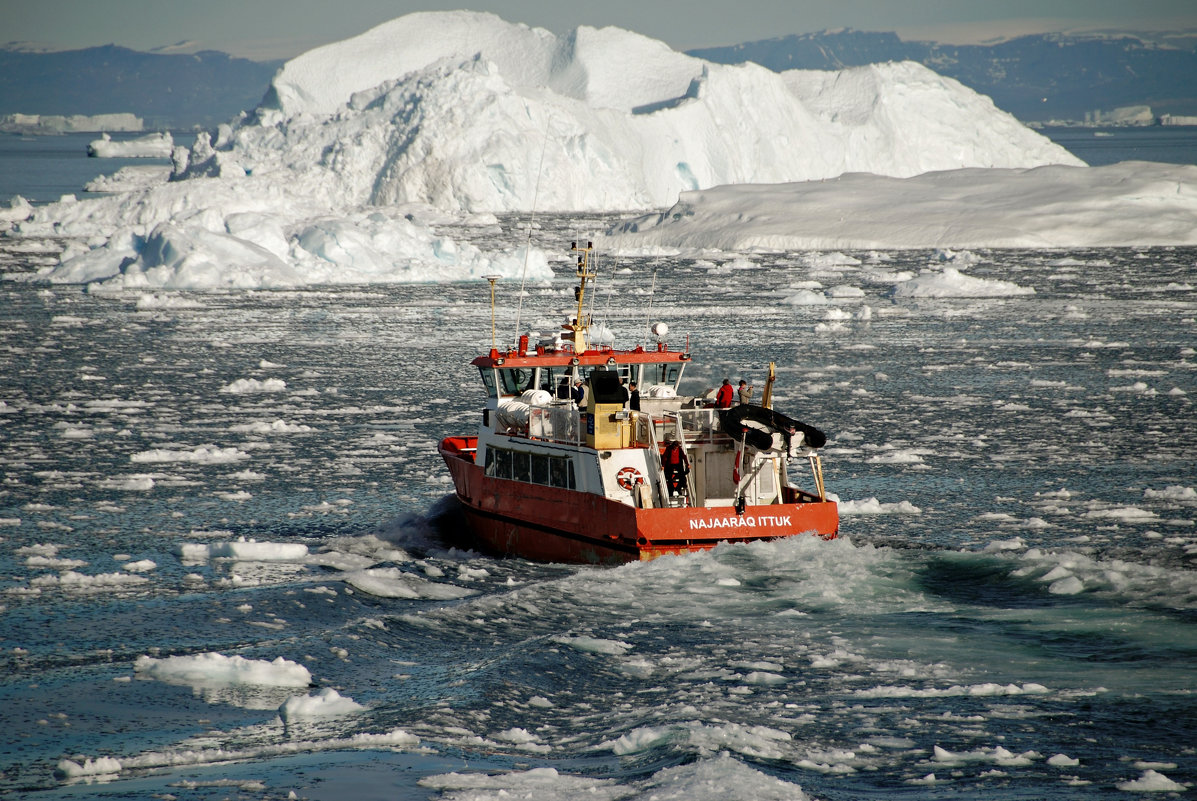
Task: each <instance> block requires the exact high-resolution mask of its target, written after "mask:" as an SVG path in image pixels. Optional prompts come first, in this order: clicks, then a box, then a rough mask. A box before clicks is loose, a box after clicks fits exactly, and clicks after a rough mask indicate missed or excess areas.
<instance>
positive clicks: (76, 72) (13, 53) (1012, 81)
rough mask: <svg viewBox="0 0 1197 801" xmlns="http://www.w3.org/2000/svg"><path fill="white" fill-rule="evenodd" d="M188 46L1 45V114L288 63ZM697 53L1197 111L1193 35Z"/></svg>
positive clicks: (213, 108)
mask: <svg viewBox="0 0 1197 801" xmlns="http://www.w3.org/2000/svg"><path fill="white" fill-rule="evenodd" d="M192 50H194V46H193V45H191V44H190V43H186V42H183V43H180V44H178V45H173V46H171V47H168V48H161V49H160V50H159V51H156V52H151V53H147V52H141V51H137V50H130V49H128V48H124V47H117V46H115V45H106V46H103V47H91V48H87V49H84V50H68V51H57V52H46V51H39V50H36V49H34V48H30V47H28V46H26V45H23V44H21V43H10V44H9V45H5V46H0V115H4V114H14V113H21V114H42V115H49V114H57V115H77V114H85V115H99V114H111V113H116V112H128V113H132V114H135V115H137V116H138V117H141V118H142V119H144V120H145V123H146V127H147V128H150V129H159V128H174V129H181V128H190V127H193V126H205V127H211V126H213V125H215V124H217V123H220V122H225V121H227V120H229V119H231V118H232V117H234V116H236V115H237V113H238V112H240V111H243V110H249V109H252V108H254V107H255V106H257V105H258V103H259V101H261V99H262V96H263V94H265V92H266V89H267V86H268V84H269V82H270V79H271V77H273V75H274V73H275V71H276V70H277V69H278V68H279V67H280V66H281V65H282V63H283V62H281V61H272V62H258V61H250V60H249V59H244V58H234V57H232V56H230V55H228V54H227V53H221V52H218V51H214V50H201V51H198V52H190V51H192ZM689 52H690V54H691V55H694V56H699V57H701V58H705V59H708V60H710V61H716V62H720V63H725V64H737V63H741V62H745V61H754V62H756V63H758V64H761V65H762V66H765V67H768V68H769V69H772V70H777V71H781V70H787V69H818V70H829V69H842V68H844V67H852V66H859V65H862V64H871V63H876V62H884V61H904V60H910V61H917V62H919V63H921V64H924V65H926V66H928V67H930V68H931V69H933V70H935V71H936V72H938V73H940V74H942V75H947V76H949V77H951V78H955V79H956V80H958V81H960V82H961V83H963V84H964V85H965V86H968V87H969V88H971V89H974V90H976V91H978V92H980V93H982V94H985V95H988V96H989V97H991V98H993V101H994V102H995V103H996V104H997V105H998V107H999V108H1001V109H1003V110H1005V111H1008V112H1010V113H1012V114H1013V115H1014V116H1015V117H1017V118H1019V119H1020V120H1023V121H1024V122H1032V123H1034V122H1048V121H1070V120H1071V121H1080V120H1084V119H1085V118H1086V115H1087V114H1089V115H1090V116H1091V115H1092V112H1093V111H1095V110H1101V111H1104V112H1109V111H1113V110H1114V109H1116V108H1120V107H1126V106H1151V109H1152V112H1153V113H1154V114H1156V115H1161V114H1173V115H1184V116H1193V115H1197V31H1188V32H1180V33H1170V34H1144V33H1135V34H1132V33H1085V34H1063V33H1053V34H1041V35H1035V36H1022V37H1018V38H1014V39H1009V40H1006V41H1001V42H995V43H992V44H983V45H948V44H939V43H935V42H917V41H914V42H906V41H903V40H901V39H900V38H898V36H897V34H894V33H867V32H862V31H854V30H850V29H845V30H838V31H824V32H822V33H811V34H801V35H794V36H785V37H781V38H779V39H767V40H764V41H759V42H746V43H744V44H739V45H732V46H728V47H711V48H702V49H698V50H691V51H689Z"/></svg>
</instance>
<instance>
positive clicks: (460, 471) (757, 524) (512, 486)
mask: <svg viewBox="0 0 1197 801" xmlns="http://www.w3.org/2000/svg"><path fill="white" fill-rule="evenodd" d="M475 444H476V440H475V438H474V437H449V438H447V439H445V440H443V441H442V442H441V444H440V453H441V456H442V457H443V458H444V460H445V463H446V464H447V465H448V467H449V471H450V473H451V474H452V475H453V483H454V485H455V487H456V490H457V497H458V498H459V499H460V500H461V502H462V504H463V507H464V510H465V513H466V517H467V519H468V521H469V523H470V527H471V530H472V533H473V534H474V536H475V537H476V538H477V539H478V540H480V541H481V542H482V543H483V544H484V545H485V546H487V547H488V548H489V549H490V550H493V551H496V552H498V553H502V554H507V555H512V556H521V557H524V558H527V559H537V560H543V561H551V562H580V563H590V564H619V563H623V562H634V561H638V560H647V559H655V558H656V557H658V556H664V555H666V554H681V553H689V552H693V551H702V550H707V549H709V548H713V547H715V546H716V545H718V544H719V543H720V542H750V541H753V540H767V539H778V538H781V537H791V536H794V535H797V534H813V535H817V536H820V537H823V538H824V539H833V538H834V537H835V536H836V532H837V531H838V530H839V511H838V509H837V507H836V505H835V503H834V502H832V501H815V502H812V503H788V504H774V505H769V506H749V507H747V508H746V509H745V510H744V513H743V514H741V515H737V514H736V512H735V510H734V509H732V508H731V507H714V508H701V507H700V508H688V507H687V508H661V509H637V508H635V507H632V506H628V505H626V504H622V503H617V502H615V501H611V500H608V499H607V498H604V497H602V496H599V495H594V494H591V493H587V492H577V491H573V490H566V489H561V488H556V487H546V486H540V485H537V484H527V483H523V482H516V481H509V480H505V479H495V478H488V477H486V476H485V475H484V474H483V472H482V469H481V468H480V467H479V466H478V465H476V464H475V463H474V458H473V456H474V454H473V448H474V447H475Z"/></svg>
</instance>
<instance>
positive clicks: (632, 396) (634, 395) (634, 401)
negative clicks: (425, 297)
mask: <svg viewBox="0 0 1197 801" xmlns="http://www.w3.org/2000/svg"><path fill="white" fill-rule="evenodd" d="M628 387H629V388H630V389H631V392H630V393H629V395H628V408H629V409H631V410H632V411H633V412H638V411H640V390H639V389H637V388H636V382H635V381H633V382H632V383H631V384H629V385H628Z"/></svg>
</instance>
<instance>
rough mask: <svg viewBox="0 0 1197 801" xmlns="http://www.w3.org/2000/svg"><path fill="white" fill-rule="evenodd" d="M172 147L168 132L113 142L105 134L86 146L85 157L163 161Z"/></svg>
mask: <svg viewBox="0 0 1197 801" xmlns="http://www.w3.org/2000/svg"><path fill="white" fill-rule="evenodd" d="M174 147H175V142H174V139H173V138H172V137H171V135H170V132H169V131H167V132H165V133H151V134H146V135H145V136H139V137H137V138H136V139H122V140H113V138H112V137H111V136H109V135H108V134H106V133H105V134H101V136H100V138H99V139H93V140H92V141H91V142H90V143H89V144H88V145H87V155H89V156H91V157H92V158H97V159H117V158H122V159H165V158H170V154H171V151H172V150H174Z"/></svg>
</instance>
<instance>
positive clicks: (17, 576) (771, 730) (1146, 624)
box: [0, 217, 1197, 801]
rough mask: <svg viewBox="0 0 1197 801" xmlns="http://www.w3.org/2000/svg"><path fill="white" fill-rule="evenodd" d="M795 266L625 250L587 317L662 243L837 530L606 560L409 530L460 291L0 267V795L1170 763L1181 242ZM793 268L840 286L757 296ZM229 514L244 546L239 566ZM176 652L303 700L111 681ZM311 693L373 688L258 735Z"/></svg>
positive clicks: (499, 784)
mask: <svg viewBox="0 0 1197 801" xmlns="http://www.w3.org/2000/svg"><path fill="white" fill-rule="evenodd" d="M509 222H510V221H508V223H509ZM541 222H542V226H543V227H542V228H541V229H540V231H539V232H538V236H540V237H544V239H545V241H543V242H538V244H540V245H544V246H548V245H549V244H550V242H549V241H548V240H549V239H560V240H561V241H568V237H567V236H565V230H566V229H567V228H568V227H569V223H570V222H572V221H569V220H560V219H555V218H552V217H545V218H543V219H542V220H541ZM517 229H518V225H516V226H512V225H508V228H507V229H506V232H505V234H503V235H500V234H498V233H496V232H495V231H493V230H488V231H475V233H474V236H475V237H476V238H477V239H476V242H475V244H478V245H479V246H482V247H486V248H488V249H499V248H504V247H511V246H512V245H513V244H514V243H515V242H516V241H518V240H519V233H518V230H517ZM463 234H464V232H463ZM504 237H507V238H506V239H504ZM804 255H805V254H772V255H770V256H768V257H763V258H760V259H759V260H758V262H757V263H756V264H755V266H752V267H746V266H744V265H743V264H741V268H740V269H737V270H735V271H720V270H719V269H717V268H715V267H713V266H712V263H711V262H710V261H702V262H696V261H693V260H686V259H676V260H665V261H663V262H662V263H661V264H659V265H653V264H650V263H648V262H647V261H644V260H635V259H633V260H629V261H626V262H625V264H626V265H627V266H628V267H629V268H630V272H629V273H627V274H623V275H620V276H619V277H618V278H617V279H615V282H614V283H613V285H612V287H611V289H612V296H613V303H612V309H614V311H613V313H612V317H611V318H610V319H609V320H608V322H609V323H610V325H611V327H612V328H613V330H615V332H616V333H617V335H618V336H620V337H622V338H629V337H634V336H636V332H638V331H640V330H641V329H642V326H643V324H644V319H643V306H644V299H645V297H646V294H645V293H646V283H647V280H648V276H649V275H650V273H651V272H652V270H653V269H654V266H655V268H656V270H657V284H656V286H657V291H656V295H655V302H654V305H653V310H654V317H655V318H656V319H660V320H664V321H667V322H668V323H669V324H670V327H671V329H672V330H673V331H674V332H676V336H677V337H678V338H679V340H680V339H681V338H683V337H687V336H688V337H689V349H690V351H691V352H692V353H693V354H694V358H695V361H694V364H693V365H692V366H691V367H690V368H688V372H687V375H686V378H685V379H684V385H683V386H684V388H685V389H686V390H687V391H690V392H698V391H702V390H704V389H706V388H707V387H709V386H713V385H714V384H715V383H717V381H718V378H719V377H721V376H723V375H729V374H730V375H744V376H746V377H747V378H749V379H751V380H753V381H754V382H755V383H760V381H761V380H762V377H763V370H764V368H765V365H766V364H767V362H768V361H775V362H776V363H777V366H778V373H779V383H778V387H777V391H776V393H775V396H776V402H777V405H778V408H779V409H782V410H785V411H786V412H787V413H792V414H794V415H796V416H798V417H800V418H802V419H804V420H807V421H809V422H811V423H812V424H816V425H818V426H819V427H820V428H823V429H824V430H826V431H827V432H828V433H829V436H830V438H831V439H830V443H829V446H828V447H827V448H826V449H825V463H826V470H827V484H828V489H829V490H830V491H832V492H835V493H836V494H837V495H839V497H840V498H841V500H842V501H843V502H844V503H843V508H844V510H845V515H844V518H843V526H842V534H843V535H844V538H843V539H841V540H838V541H835V542H831V543H827V542H822V541H820V540H816V539H814V538H810V539H807V538H801V539H793V540H789V541H785V542H780V543H758V544H754V545H751V546H746V547H735V548H721V549H719V550H716V551H714V552H711V553H707V554H700V555H696V556H693V557H686V558H677V559H672V558H671V559H662V560H658V561H656V562H652V563H647V564H635V565H629V566H626V567H622V568H617V569H594V568H582V567H576V566H559V565H541V564H533V563H529V562H525V561H521V560H517V559H509V560H497V559H491V558H488V557H486V556H483V555H479V554H471V553H462V552H460V551H452V550H447V549H445V548H444V547H443V546H440V545H438V542H439V541H438V539H437V533H438V531H440V530H449V531H455V529H454V526H456V525H458V524H457V522H455V519H454V517H453V516H452V515H451V514H448V515H444V514H442V512H443V511H444V510H445V509H446V506H445V503H444V498H445V496H446V494H447V493H448V492H449V491H450V485H449V482H448V478H447V475H446V472H445V469H444V467H443V465H442V464H441V462H440V460H439V458H438V457H437V455H436V448H435V446H436V442H437V441H438V440H439V438H440V437H443V436H445V435H447V434H460V433H465V432H469V431H470V430H471V429H472V427H473V426H475V425H476V424H477V421H478V418H479V413H478V409H479V406H480V404H481V401H482V397H483V395H482V391H481V387H480V385H479V383H478V379H477V374H476V372H474V371H473V370H472V369H471V368H470V367H469V366H468V361H469V359H470V358H471V357H472V356H474V355H475V354H476V353H477V352H478V350H479V349H480V348H485V347H488V345H487V343H488V341H489V334H490V332H489V308H488V304H487V299H488V295H487V290H486V285H485V282H481V281H479V282H475V283H476V284H481V286H478V285H475V283H460V284H448V285H432V284H422V285H412V286H386V287H372V286H362V287H338V288H324V289H321V288H312V289H304V290H288V291H251V290H238V291H222V292H209V293H201V292H193V293H164V292H159V293H155V294H142V293H120V294H112V295H104V294H101V293H87V292H84V291H82V289H81V288H79V287H72V286H55V287H41V286H36V285H29V284H25V283H20V282H13V281H8V282H3V283H0V337H2V338H0V342H3V347H2V348H0V400H2V401H3V402H4V403H3V406H0V437H2V438H3V439H2V441H3V447H2V448H0V471H2V473H3V483H2V484H0V726H2V727H3V730H4V731H6V732H9V733H10V735H9V736H8V739H7V741H6V742H5V743H4V744H3V745H0V792H8V793H11V794H13V795H14V797H29V798H68V797H78V796H79V795H97V796H101V797H109V798H141V797H151V796H164V795H166V794H170V795H173V796H176V797H187V798H204V799H207V798H211V799H213V800H214V801H215V799H220V798H225V797H268V798H284V797H287V795H288V793H291V792H294V793H295V795H296V796H298V797H306V798H327V799H339V798H445V799H453V801H458V800H459V799H470V800H471V801H474V800H475V799H479V800H480V799H488V800H489V799H495V801H498V799H502V798H510V797H517V798H518V797H525V798H537V799H549V801H555V799H562V800H563V801H564V799H572V798H579V797H584V798H610V799H615V798H633V799H649V798H653V797H657V798H684V799H693V800H694V801H732V800H740V799H742V800H743V801H759V799H794V798H804V797H811V798H816V799H837V800H838V799H843V800H844V801H848V799H853V800H854V799H861V798H882V797H884V798H893V799H911V801H915V800H916V799H927V798H960V797H969V798H985V799H997V800H1000V801H1016V800H1017V801H1021V800H1022V799H1028V798H1037V799H1053V800H1060V801H1064V800H1067V801H1072V800H1073V799H1076V801H1081V799H1090V798H1120V797H1125V794H1126V793H1128V792H1132V791H1133V789H1134V788H1136V787H1144V788H1154V789H1166V788H1168V787H1173V788H1181V785H1182V783H1183V784H1189V785H1191V784H1193V783H1194V782H1197V752H1195V751H1194V749H1193V743H1194V738H1195V737H1197V730H1195V729H1194V721H1197V707H1195V705H1194V695H1193V691H1192V676H1193V673H1192V671H1193V665H1194V664H1195V660H1197V618H1195V616H1194V612H1195V610H1197V572H1195V571H1194V559H1195V558H1197V533H1195V531H1197V527H1195V526H1194V523H1195V522H1197V481H1195V480H1194V476H1195V475H1197V463H1195V456H1194V454H1197V425H1194V422H1195V420H1197V415H1195V414H1194V411H1193V403H1192V399H1193V398H1194V397H1197V368H1195V366H1194V363H1195V357H1197V352H1195V351H1194V342H1197V289H1195V288H1194V284H1197V249H1192V248H1159V249H1103V250H1085V251H1081V250H1078V251H1071V252H1052V253H1042V252H1037V251H994V252H984V253H981V254H979V255H980V257H981V258H980V261H979V263H976V264H973V265H972V266H970V267H968V270H969V272H970V273H972V274H973V275H975V276H978V277H982V276H983V277H985V278H989V279H992V280H1002V281H1013V282H1016V283H1018V284H1020V285H1022V286H1025V287H1032V288H1034V289H1035V294H1033V295H1019V296H1015V297H1011V298H955V299H905V300H894V299H892V298H890V297H889V296H888V295H887V291H888V288H889V287H888V285H887V284H886V283H885V281H884V280H881V279H879V276H880V273H881V272H882V271H894V270H901V269H917V268H919V267H921V266H925V265H926V264H928V263H931V261H932V258H933V254H930V253H925V252H917V251H903V252H897V253H894V254H890V255H891V257H892V261H890V262H886V263H885V264H883V265H881V266H880V267H878V266H876V265H869V264H863V263H849V262H848V261H847V260H845V261H844V263H841V264H835V265H829V266H810V265H809V263H808V261H809V260H807V259H805V258H803V256H804ZM857 255H859V256H864V255H865V254H857ZM14 257H15V258H18V259H19V258H21V255H20V253H16V254H14ZM810 281H818V282H820V283H822V284H823V285H825V286H838V285H845V284H850V285H853V286H857V287H860V288H861V289H862V290H863V293H864V295H863V297H861V298H859V299H852V300H845V301H837V302H836V303H835V304H834V305H824V306H793V305H790V304H789V303H788V302H786V300H785V299H786V298H787V297H788V295H789V294H790V293H788V292H787V291H786V290H787V288H788V287H790V286H791V285H792V284H795V283H802V284H803V285H807V282H810ZM572 286H573V281H572V280H571V279H570V278H569V277H568V276H564V277H562V278H561V279H559V280H555V281H551V282H543V283H540V284H537V285H535V286H533V287H531V288H530V293H529V296H528V298H527V299H526V300H525V304H526V305H525V309H524V314H525V319H532V320H537V321H539V320H550V321H551V320H555V319H557V318H558V317H560V316H561V315H562V314H563V313H564V312H565V311H567V310H568V308H569V307H570V305H571V303H572V298H573V295H572ZM745 286H751V287H753V291H752V292H745V291H744V287H745ZM599 291H600V294H602V295H605V294H606V288H605V286H604V287H603V288H600V290H599ZM514 301H515V298H514V297H512V296H510V295H506V296H505V295H503V294H502V293H501V294H500V298H499V308H498V312H499V318H500V321H501V322H500V326H501V328H502V325H503V323H502V321H503V320H505V319H506V320H508V321H510V320H511V318H512V317H513V313H514ZM866 307H867V308H868V309H869V310H870V313H865V308H866ZM538 324H539V323H538ZM271 379H273V380H274V381H275V382H276V383H273V384H271V383H269V382H270V380H271ZM250 380H252V381H256V382H258V384H257V385H256V386H258V387H259V389H258V390H257V391H231V388H233V387H235V386H244V385H245V383H246V382H248V381H250ZM239 381H241V382H242V383H241V384H237V382H239ZM280 422H281V425H276V423H280ZM796 477H797V478H798V479H799V480H804V479H803V477H802V476H796ZM870 499H876V500H875V501H873V502H870ZM903 504H905V505H903ZM242 537H244V538H250V539H254V540H257V541H258V542H259V543H261V544H263V547H264V548H265V549H266V550H265V552H264V553H262V554H259V558H244V557H242V558H237V557H236V556H235V555H234V554H235V553H236V551H235V548H236V547H237V546H238V540H239V539H240V538H242ZM294 545H303V546H306V548H307V552H306V554H302V555H298V556H296V555H288V554H287V553H285V552H284V551H283V550H282V549H283V547H284V546H294ZM184 546H186V547H184ZM208 546H211V547H214V548H216V549H217V550H215V551H213V552H212V554H213V555H210V556H202V557H199V556H197V551H196V549H197V548H199V549H206V548H207V547H208ZM271 548H273V549H274V550H273V552H271V550H270V549H271ZM221 549H225V550H221ZM220 554H225V555H223V556H222V555H220ZM147 562H150V563H152V566H150V565H149V564H146V563H147ZM206 654H219V655H221V656H222V657H231V656H234V655H235V656H240V657H243V658H245V659H247V660H251V661H253V662H254V663H255V664H257V665H259V666H260V667H262V669H265V668H264V667H263V666H266V665H268V664H269V663H270V662H271V661H272V660H275V659H278V658H283V659H286V660H289V661H291V662H294V663H297V664H300V665H303V666H305V667H306V668H307V669H308V670H310V672H311V675H312V681H313V683H314V684H315V686H314V687H311V688H306V687H305V688H287V687H278V686H273V685H271V684H270V683H269V682H267V683H265V684H262V683H254V682H251V681H247V680H244V679H240V678H237V677H229V676H223V677H222V676H220V675H210V674H205V675H201V676H198V677H193V678H191V679H190V680H186V681H185V680H182V679H181V678H178V679H176V680H175V681H167V680H163V679H156V678H154V677H153V676H150V675H146V674H145V673H144V672H142V671H139V670H138V669H137V664H138V660H139V659H140V658H142V657H150V658H153V659H160V660H161V659H166V658H168V657H189V658H193V659H194V658H197V657H201V656H203V655H206ZM323 688H335V689H336V690H337V691H338V692H339V693H340V694H342V695H343V696H346V697H349V698H352V699H353V700H354V701H355V702H357V703H358V704H361V705H362V706H364V707H365V708H366V709H365V710H364V711H360V712H358V713H355V714H349V715H342V716H337V717H329V718H325V719H312V720H307V721H298V722H292V723H290V724H284V723H283V722H282V720H281V719H280V717H279V711H278V710H279V708H280V707H281V705H282V704H283V703H284V702H285V701H286V699H287V698H288V697H289V696H292V695H299V696H302V695H304V694H306V693H315V692H316V690H317V689H323ZM397 732H399V733H402V735H403V737H406V738H408V739H406V740H403V739H402V738H401V737H400V735H399V734H397ZM379 738H382V741H381V742H380V740H379ZM386 738H391V739H386ZM88 760H92V762H91V763H90V770H91V773H85V774H83V775H81V776H80V775H71V774H70V773H64V772H63V766H64V765H65V766H67V767H68V768H69V766H70V765H71V764H74V765H77V766H80V769H83V770H88V768H87V766H88V765H89V762H88ZM97 760H99V761H97ZM478 771H483V772H484V773H495V774H497V775H495V776H489V775H482V774H479V772H478ZM104 773H106V774H108V775H107V776H106V777H104V779H103V781H104V782H105V783H104V784H101V785H80V784H76V783H74V782H78V781H81V780H82V781H87V780H96V778H97V775H98V774H104ZM799 788H801V789H799ZM1122 788H1131V789H1129V790H1128V789H1122ZM504 793H506V795H504ZM802 793H805V794H806V795H805V796H804V795H802Z"/></svg>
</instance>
